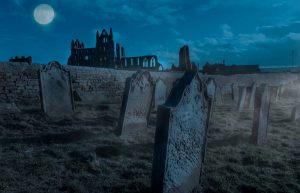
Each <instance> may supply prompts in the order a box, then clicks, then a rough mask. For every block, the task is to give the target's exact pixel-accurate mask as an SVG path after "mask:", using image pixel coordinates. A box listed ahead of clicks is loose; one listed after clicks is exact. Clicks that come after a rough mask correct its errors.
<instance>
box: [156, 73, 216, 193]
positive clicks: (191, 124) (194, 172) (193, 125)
mask: <svg viewBox="0 0 300 193" xmlns="http://www.w3.org/2000/svg"><path fill="white" fill-rule="evenodd" d="M210 105H211V99H210V98H209V97H208V94H207V90H206V86H205V84H204V83H203V82H202V80H201V79H200V77H199V74H195V73H192V72H187V73H185V75H184V76H183V77H182V79H181V80H180V81H179V82H177V84H176V85H174V87H173V89H172V91H171V93H170V95H169V97H168V100H167V102H166V103H165V104H164V105H161V106H159V107H158V122H157V128H156V134H155V147H154V159H153V173H152V182H151V188H152V192H155V193H175V192H176V193H189V192H192V191H193V190H194V189H195V188H196V187H197V186H198V185H199V182H200V177H201V170H202V166H203V160H204V155H205V147H206V135H207V127H208V122H209V114H210V112H209V111H210Z"/></svg>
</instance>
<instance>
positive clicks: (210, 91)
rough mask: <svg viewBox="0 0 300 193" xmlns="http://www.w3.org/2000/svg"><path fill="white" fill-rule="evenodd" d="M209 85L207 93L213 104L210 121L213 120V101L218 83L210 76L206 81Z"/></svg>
mask: <svg viewBox="0 0 300 193" xmlns="http://www.w3.org/2000/svg"><path fill="white" fill-rule="evenodd" d="M206 85H207V95H208V96H209V97H210V98H211V101H212V104H211V109H210V121H211V122H212V121H213V107H214V105H213V103H214V99H215V94H216V87H217V84H216V82H215V80H214V79H212V78H210V79H208V80H207V81H206Z"/></svg>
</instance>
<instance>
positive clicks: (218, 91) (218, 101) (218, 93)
mask: <svg viewBox="0 0 300 193" xmlns="http://www.w3.org/2000/svg"><path fill="white" fill-rule="evenodd" d="M215 102H216V104H222V103H223V95H222V87H221V86H217V87H216V93H215Z"/></svg>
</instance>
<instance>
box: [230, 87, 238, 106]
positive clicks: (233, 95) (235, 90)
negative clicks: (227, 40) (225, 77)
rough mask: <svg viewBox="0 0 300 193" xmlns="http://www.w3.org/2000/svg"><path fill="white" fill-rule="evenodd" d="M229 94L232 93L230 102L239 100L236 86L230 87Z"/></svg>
mask: <svg viewBox="0 0 300 193" xmlns="http://www.w3.org/2000/svg"><path fill="white" fill-rule="evenodd" d="M231 92H232V100H233V101H234V102H238V99H239V87H238V86H237V85H236V84H232V85H231Z"/></svg>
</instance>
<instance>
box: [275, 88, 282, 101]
mask: <svg viewBox="0 0 300 193" xmlns="http://www.w3.org/2000/svg"><path fill="white" fill-rule="evenodd" d="M280 89H281V86H279V87H277V89H276V96H275V102H276V103H277V102H278V101H279V99H280Z"/></svg>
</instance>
